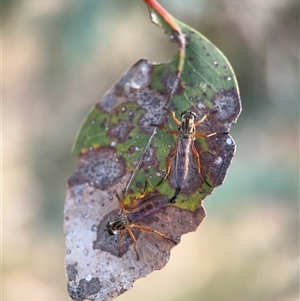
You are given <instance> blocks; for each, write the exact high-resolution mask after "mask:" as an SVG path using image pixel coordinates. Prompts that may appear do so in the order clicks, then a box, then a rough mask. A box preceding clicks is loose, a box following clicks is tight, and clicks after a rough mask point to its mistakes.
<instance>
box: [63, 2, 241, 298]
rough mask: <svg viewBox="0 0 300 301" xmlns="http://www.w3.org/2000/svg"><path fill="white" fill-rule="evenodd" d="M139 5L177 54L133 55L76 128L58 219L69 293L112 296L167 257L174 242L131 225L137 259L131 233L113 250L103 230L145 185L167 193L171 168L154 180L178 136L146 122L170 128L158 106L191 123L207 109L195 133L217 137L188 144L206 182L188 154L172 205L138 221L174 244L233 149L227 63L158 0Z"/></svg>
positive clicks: (234, 99) (234, 113)
mask: <svg viewBox="0 0 300 301" xmlns="http://www.w3.org/2000/svg"><path fill="white" fill-rule="evenodd" d="M145 2H146V4H147V5H148V7H149V9H150V12H151V18H152V21H155V22H156V23H157V24H158V25H160V26H162V27H163V28H164V29H165V31H166V33H167V34H168V36H169V37H170V40H171V41H173V42H176V43H177V44H178V49H179V51H178V54H177V55H175V56H174V58H172V60H171V61H170V62H169V63H167V64H158V65H155V64H151V63H149V62H148V61H147V60H140V61H139V62H137V63H136V64H135V65H134V66H133V67H131V68H130V69H129V70H128V71H127V72H126V73H125V74H124V75H123V76H122V77H121V78H120V80H119V81H118V82H117V83H116V85H115V86H114V87H113V88H112V89H111V90H110V91H108V93H107V94H106V95H104V97H103V98H102V100H101V101H99V102H98V103H97V104H96V105H95V107H94V108H92V110H91V111H90V113H89V114H88V116H87V117H86V119H85V121H84V122H83V125H82V127H81V129H80V131H79V133H78V136H77V139H76V142H75V145H74V148H73V151H74V153H75V154H77V155H78V157H79V164H78V167H77V168H76V170H75V171H74V173H73V175H72V176H71V177H70V179H69V180H68V186H67V196H66V202H65V223H64V230H65V234H66V246H67V252H66V257H65V262H66V271H67V277H68V291H69V294H70V296H71V297H72V298H73V299H74V300H80V301H81V300H84V299H88V300H99V301H100V300H101V301H104V300H106V301H108V300H112V299H114V298H115V297H117V296H118V295H120V294H122V293H123V292H125V291H126V290H128V289H130V288H132V285H133V283H134V282H135V281H136V280H137V279H139V278H140V277H145V276H146V275H148V274H149V273H151V272H152V271H154V270H158V269H161V268H162V267H164V266H165V264H166V263H167V261H168V260H169V256H170V250H171V248H172V247H174V245H175V244H174V243H172V242H171V241H169V240H166V239H163V238H161V237H159V236H158V235H156V234H154V233H148V232H144V231H140V230H137V229H133V233H134V236H135V238H136V239H137V250H138V254H139V256H140V260H137V258H136V254H135V251H134V249H133V241H132V239H131V237H130V236H129V234H128V232H127V233H126V234H125V236H124V239H123V243H122V249H121V255H122V256H121V257H119V251H120V249H119V238H120V235H119V234H117V235H115V236H110V235H109V234H108V233H107V231H106V230H105V227H106V224H107V223H108V222H110V221H113V220H114V219H115V218H116V217H117V216H118V214H119V213H120V209H121V204H120V202H121V203H122V204H123V205H124V206H125V207H126V209H127V210H128V211H129V212H130V210H131V208H132V206H133V201H134V200H135V199H136V198H138V197H140V196H141V193H142V192H143V191H144V189H145V183H146V182H147V183H148V185H147V188H146V191H145V196H144V197H143V198H142V199H143V200H147V198H149V197H150V196H159V195H163V196H168V197H169V198H170V197H172V196H173V194H174V188H175V184H174V170H173V169H174V166H173V165H172V166H171V172H170V175H169V176H168V177H167V179H166V180H165V181H164V182H163V183H162V184H161V185H160V186H156V185H157V183H158V182H159V181H160V179H161V178H162V176H163V175H164V172H165V169H166V162H167V160H168V158H169V156H170V153H171V151H172V150H173V149H174V148H175V147H176V138H177V137H176V135H169V134H166V133H164V132H163V131H162V130H160V129H159V128H157V127H155V126H153V124H163V125H164V127H165V128H169V129H172V130H177V125H176V124H175V122H174V121H173V120H172V118H171V117H170V115H169V114H168V112H167V111H166V110H164V107H167V108H169V109H170V110H172V111H174V112H175V114H176V117H177V118H178V119H180V115H181V113H182V112H183V111H186V110H188V109H192V110H193V111H194V112H195V113H196V115H197V120H198V118H199V119H200V118H201V117H202V116H204V115H205V114H208V117H207V119H206V120H205V121H204V122H203V123H201V124H200V125H199V126H198V128H197V131H198V132H201V133H206V134H209V133H213V132H217V133H219V135H215V136H212V137H210V138H197V139H196V141H195V147H196V149H197V151H198V153H199V156H200V161H201V166H202V174H203V175H204V176H205V180H206V181H203V180H202V179H201V177H199V173H198V169H197V161H196V158H195V156H194V155H193V154H191V156H190V167H189V170H190V172H189V174H188V177H187V180H186V183H185V185H184V187H183V188H182V191H181V193H180V194H179V196H178V201H177V203H176V204H174V205H173V204H172V205H171V204H169V205H167V206H165V207H163V208H160V210H158V211H157V212H155V213H153V214H151V215H149V216H147V217H146V218H143V219H142V220H140V221H139V224H140V225H144V226H148V227H151V228H152V229H155V230H157V231H160V232H161V233H163V234H165V235H167V236H168V237H172V238H173V239H174V240H176V241H180V237H181V236H182V235H183V234H184V233H188V232H191V231H195V230H196V229H197V227H198V225H199V224H200V223H201V221H202V220H203V219H204V217H205V211H204V209H203V207H202V200H203V199H204V198H205V197H206V196H207V195H209V194H210V193H211V192H212V191H213V189H214V187H217V186H219V185H221V184H222V183H223V181H224V178H225V175H226V172H227V169H228V167H229V165H230V163H231V160H232V157H233V155H234V152H235V143H234V141H233V139H232V137H230V135H229V134H224V133H225V132H226V133H227V132H228V131H229V130H230V127H231V125H232V124H233V123H234V122H235V121H236V119H237V117H238V115H239V113H240V110H241V104H240V99H239V92H238V87H237V83H236V80H235V75H234V73H233V71H232V68H231V67H230V65H229V63H228V61H227V60H226V58H225V57H224V56H223V55H222V54H221V53H220V51H219V50H218V49H217V48H216V47H215V46H214V45H212V44H211V43H210V42H209V41H208V40H207V39H206V38H205V37H203V36H202V35H201V34H199V33H198V32H196V31H194V30H193V29H191V28H189V27H188V26H186V25H184V24H182V23H180V22H179V21H177V20H176V19H174V18H173V17H172V16H170V15H169V14H168V13H167V12H166V11H165V10H163V9H162V8H161V7H160V6H159V5H158V4H157V3H156V2H155V1H145ZM207 183H209V185H208V184H207Z"/></svg>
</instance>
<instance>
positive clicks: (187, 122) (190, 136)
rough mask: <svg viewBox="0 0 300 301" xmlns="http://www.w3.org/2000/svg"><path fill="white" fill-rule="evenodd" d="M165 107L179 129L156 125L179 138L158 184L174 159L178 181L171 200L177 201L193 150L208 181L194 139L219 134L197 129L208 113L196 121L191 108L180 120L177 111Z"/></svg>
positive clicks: (198, 166)
mask: <svg viewBox="0 0 300 301" xmlns="http://www.w3.org/2000/svg"><path fill="white" fill-rule="evenodd" d="M164 109H165V110H166V111H168V113H169V114H170V115H171V116H172V118H173V120H174V121H175V122H176V124H177V125H178V130H177V131H174V130H167V129H165V128H164V127H163V125H160V124H158V125H154V126H157V127H159V128H160V129H161V130H162V131H164V132H165V133H167V134H172V135H177V136H178V138H177V144H176V147H175V148H174V149H173V150H172V152H171V154H170V157H169V160H168V161H167V167H166V173H165V175H164V176H163V178H162V179H161V180H160V181H159V183H158V184H157V186H158V185H160V184H161V183H162V182H163V181H164V180H165V179H166V177H167V176H168V175H169V173H170V170H171V164H172V161H173V159H174V178H175V182H176V189H175V194H174V196H173V197H172V198H171V202H172V203H175V202H176V199H177V196H178V194H179V193H180V191H181V189H182V187H183V186H184V184H185V181H186V179H187V176H188V173H189V166H190V154H191V152H192V153H193V154H194V156H195V158H196V160H197V168H198V172H199V175H200V177H201V178H202V179H203V181H205V182H206V180H205V178H204V176H203V175H202V171H201V162H200V158H199V153H198V151H197V149H196V147H195V145H194V140H195V139H196V137H201V138H208V137H211V136H214V135H217V133H211V134H204V133H200V132H197V131H196V127H197V126H198V125H199V124H200V123H202V122H203V121H204V120H205V119H206V118H207V116H208V115H207V114H206V115H204V116H203V117H202V118H201V119H199V120H198V121H197V122H195V119H196V118H197V115H196V113H194V112H193V111H191V110H187V111H184V112H183V113H182V114H181V121H180V120H178V119H177V118H176V116H175V113H174V112H173V111H170V110H169V109H167V108H164ZM206 183H207V182H206ZM207 184H208V183H207ZM208 185H209V184H208Z"/></svg>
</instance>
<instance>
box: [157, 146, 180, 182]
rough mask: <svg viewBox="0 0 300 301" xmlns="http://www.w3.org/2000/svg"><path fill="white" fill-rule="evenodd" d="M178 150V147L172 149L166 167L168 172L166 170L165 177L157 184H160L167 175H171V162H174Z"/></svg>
mask: <svg viewBox="0 0 300 301" xmlns="http://www.w3.org/2000/svg"><path fill="white" fill-rule="evenodd" d="M176 151H177V147H175V148H174V150H173V151H172V153H171V155H170V158H169V160H168V162H167V167H166V172H165V175H164V176H163V178H162V179H161V180H160V181H159V182H158V184H157V185H156V186H159V185H160V184H161V183H162V182H163V181H164V180H165V179H166V177H167V176H168V175H169V173H170V170H171V164H172V161H173V157H174V156H175V154H176Z"/></svg>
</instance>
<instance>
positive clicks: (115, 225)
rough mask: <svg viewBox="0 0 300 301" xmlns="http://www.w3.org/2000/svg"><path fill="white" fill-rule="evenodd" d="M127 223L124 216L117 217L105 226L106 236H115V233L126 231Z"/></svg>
mask: <svg viewBox="0 0 300 301" xmlns="http://www.w3.org/2000/svg"><path fill="white" fill-rule="evenodd" d="M128 223H129V221H128V218H127V216H126V215H121V216H118V217H117V218H116V219H115V220H114V221H112V222H108V223H107V224H106V230H107V232H108V234H110V235H115V234H116V232H117V231H120V230H124V229H126V227H127V225H128Z"/></svg>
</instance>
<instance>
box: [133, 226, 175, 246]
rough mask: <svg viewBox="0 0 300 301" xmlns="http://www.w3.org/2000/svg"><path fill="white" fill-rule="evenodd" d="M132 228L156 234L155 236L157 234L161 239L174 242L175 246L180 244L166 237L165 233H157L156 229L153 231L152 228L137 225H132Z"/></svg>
mask: <svg viewBox="0 0 300 301" xmlns="http://www.w3.org/2000/svg"><path fill="white" fill-rule="evenodd" d="M131 227H132V228H136V229H139V230H141V231H145V232H151V233H155V234H157V235H158V236H160V237H162V238H164V239H167V240H169V241H172V242H173V243H174V244H176V245H177V243H178V242H177V241H175V240H174V239H173V238H171V237H168V236H166V235H165V234H163V233H161V232H159V231H157V230H154V229H152V228H150V227H146V226H139V225H135V224H132V225H131Z"/></svg>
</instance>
